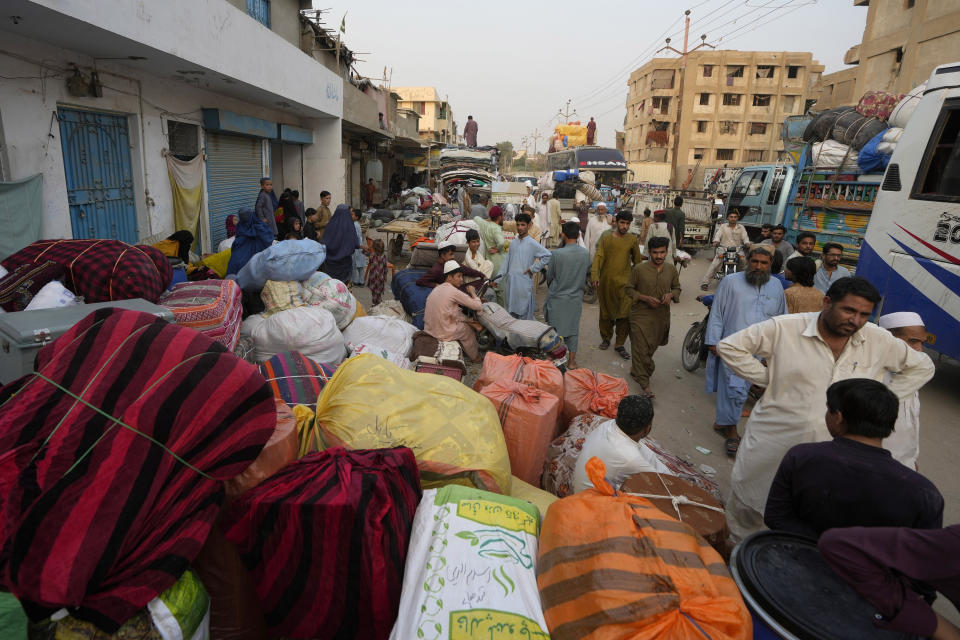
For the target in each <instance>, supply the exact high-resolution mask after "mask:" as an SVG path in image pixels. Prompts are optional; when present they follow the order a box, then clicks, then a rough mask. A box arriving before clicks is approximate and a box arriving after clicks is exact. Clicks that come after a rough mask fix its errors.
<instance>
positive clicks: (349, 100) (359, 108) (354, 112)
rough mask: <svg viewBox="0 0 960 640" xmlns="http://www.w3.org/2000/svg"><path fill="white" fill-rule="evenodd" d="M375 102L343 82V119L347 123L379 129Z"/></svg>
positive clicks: (346, 82) (348, 83) (347, 82)
mask: <svg viewBox="0 0 960 640" xmlns="http://www.w3.org/2000/svg"><path fill="white" fill-rule="evenodd" d="M377 113H378V107H377V103H376V101H375V100H374V99H373V98H371V97H370V96H368V95H367V94H365V93H364V92H363V91H360V89H357V88H356V87H355V86H353V85H352V84H350V82H349V81H348V80H344V81H343V118H344V120H346V121H347V122H352V123H354V124H359V125H361V126H364V127H366V128H368V129H379V128H380V126H379V125H380V123H379V121H378V119H377Z"/></svg>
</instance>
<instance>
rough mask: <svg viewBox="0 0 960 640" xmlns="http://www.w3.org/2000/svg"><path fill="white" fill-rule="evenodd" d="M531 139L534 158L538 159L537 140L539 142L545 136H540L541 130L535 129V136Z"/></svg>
mask: <svg viewBox="0 0 960 640" xmlns="http://www.w3.org/2000/svg"><path fill="white" fill-rule="evenodd" d="M530 137H531V138H533V155H534V157H536V155H537V140H539V139H540V138H542V137H543V136H542V135H540V130H539V129H534V130H533V135H532V136H530Z"/></svg>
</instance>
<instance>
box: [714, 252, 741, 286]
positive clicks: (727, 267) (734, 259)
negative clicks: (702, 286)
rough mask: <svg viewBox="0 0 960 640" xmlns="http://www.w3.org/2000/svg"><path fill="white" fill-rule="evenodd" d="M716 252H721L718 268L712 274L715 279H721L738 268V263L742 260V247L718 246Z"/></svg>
mask: <svg viewBox="0 0 960 640" xmlns="http://www.w3.org/2000/svg"><path fill="white" fill-rule="evenodd" d="M717 253H718V254H722V261H721V263H720V268H719V269H718V270H717V272H716V273H715V274H714V275H713V277H714V278H716V279H717V280H723V278H724V277H726V276H728V275H730V274H731V273H736V272H737V271H739V270H740V264H741V262H742V261H743V247H718V248H717Z"/></svg>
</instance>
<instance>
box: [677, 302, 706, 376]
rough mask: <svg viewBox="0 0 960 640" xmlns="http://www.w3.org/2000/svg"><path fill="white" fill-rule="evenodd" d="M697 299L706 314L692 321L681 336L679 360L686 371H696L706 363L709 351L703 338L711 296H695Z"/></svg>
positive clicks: (704, 336)
mask: <svg viewBox="0 0 960 640" xmlns="http://www.w3.org/2000/svg"><path fill="white" fill-rule="evenodd" d="M697 300H699V301H700V302H702V303H703V305H704V306H705V307H706V308H707V315H705V316H704V317H703V320H699V321H697V322H694V323H693V325H692V326H691V327H690V329H689V330H688V331H687V335H686V336H684V338H683V345H682V346H681V347H680V349H681V351H680V362H681V363H682V364H683V368H684V369H686V370H687V371H696V370H697V369H699V368H700V367H701V366H704V365H706V363H707V354H708V353H709V349H707V345H706V344H704V340H705V338H706V335H707V321H708V320H709V319H710V307H711V306H712V305H713V296H712V295H709V296H697Z"/></svg>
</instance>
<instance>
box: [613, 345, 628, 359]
mask: <svg viewBox="0 0 960 640" xmlns="http://www.w3.org/2000/svg"><path fill="white" fill-rule="evenodd" d="M614 351H616V352H617V354H619V356H620V357H621V358H623V359H624V360H629V359H630V354H629V353H627V350H626V349H624V348H623V347H617V348H616V349H614Z"/></svg>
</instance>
